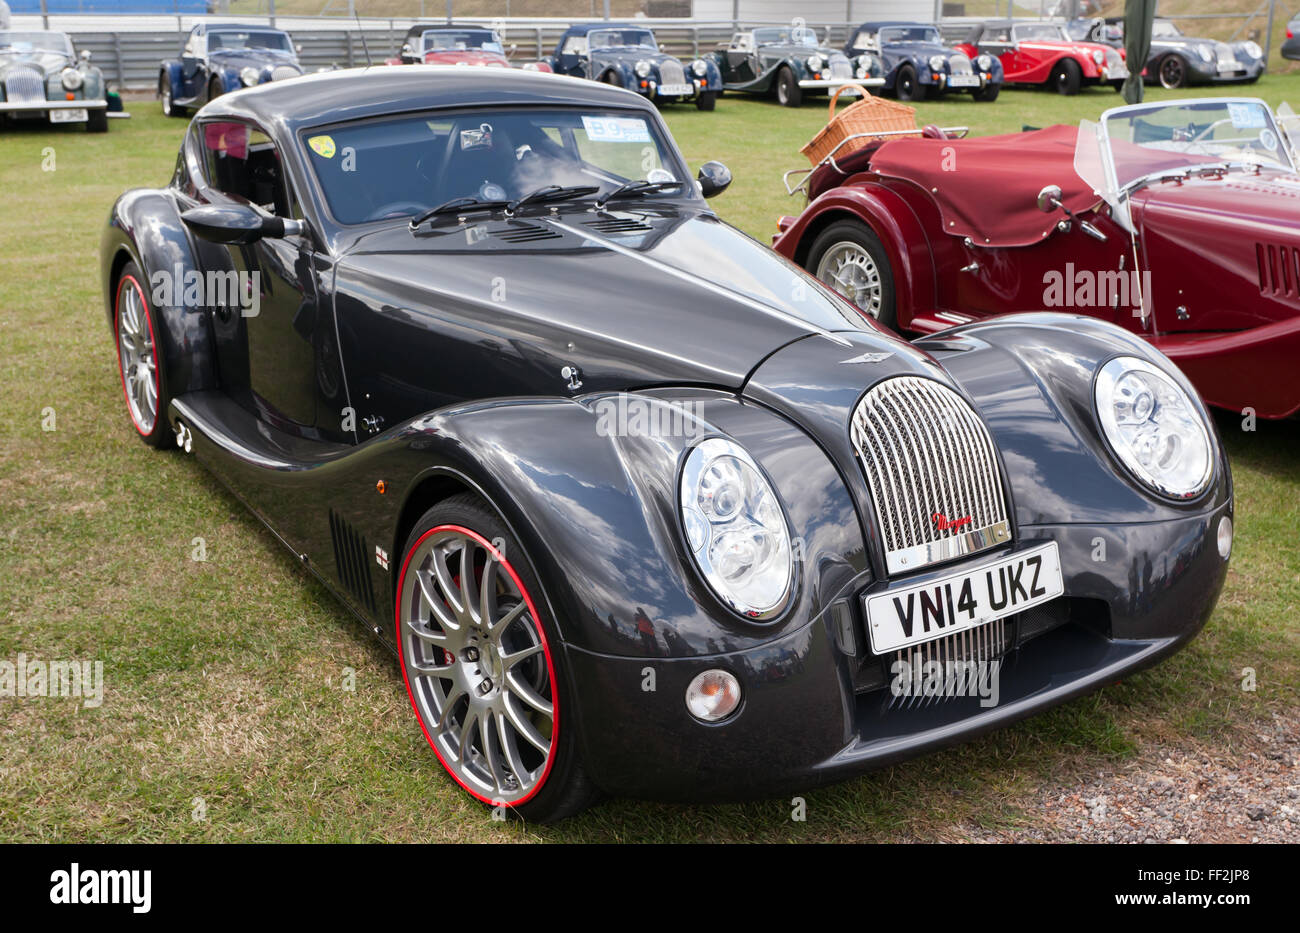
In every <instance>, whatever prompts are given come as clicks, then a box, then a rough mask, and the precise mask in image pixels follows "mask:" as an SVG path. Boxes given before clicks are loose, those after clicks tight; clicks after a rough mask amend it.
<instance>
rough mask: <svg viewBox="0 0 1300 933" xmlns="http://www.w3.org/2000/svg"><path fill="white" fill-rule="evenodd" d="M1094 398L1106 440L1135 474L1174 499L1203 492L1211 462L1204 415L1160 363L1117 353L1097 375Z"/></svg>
mask: <svg viewBox="0 0 1300 933" xmlns="http://www.w3.org/2000/svg"><path fill="white" fill-rule="evenodd" d="M1096 400H1097V415H1098V417H1099V418H1100V420H1101V426H1102V428H1103V429H1104V433H1105V435H1106V440H1107V441H1108V442H1109V444H1110V446H1111V449H1112V450H1114V451H1115V455H1116V456H1117V457H1119V459H1120V460H1121V461H1122V462H1123V463H1124V465H1125V466H1126V467H1128V469H1129V471H1130V472H1132V473H1133V475H1134V476H1136V477H1137V478H1138V479H1140V480H1141V481H1142V482H1143V483H1145V484H1146V485H1147V486H1149V487H1150V488H1151V489H1153V490H1155V491H1156V492H1158V493H1160V494H1161V495H1164V496H1169V497H1170V498H1173V499H1191V498H1194V497H1195V496H1198V495H1200V494H1201V493H1202V492H1204V491H1205V488H1206V486H1208V485H1209V483H1210V476H1211V473H1212V472H1213V466H1214V459H1213V448H1212V446H1211V444H1210V432H1209V431H1208V430H1207V429H1206V427H1205V418H1204V416H1203V415H1202V413H1201V408H1200V406H1199V405H1197V404H1196V402H1195V401H1194V400H1193V399H1192V398H1191V397H1190V396H1189V395H1188V394H1187V393H1186V392H1184V391H1183V390H1182V388H1181V387H1180V386H1179V385H1178V383H1176V382H1174V380H1173V379H1171V378H1170V377H1169V376H1168V375H1166V374H1165V373H1164V372H1163V371H1162V370H1161V369H1160V368H1159V367H1157V366H1155V365H1154V364H1152V363H1148V362H1147V361H1146V360H1143V359H1139V358H1138V357H1135V356H1119V357H1116V358H1115V359H1113V360H1111V361H1110V362H1109V363H1107V364H1106V365H1105V366H1103V367H1102V368H1101V372H1099V373H1098V374H1097V384H1096Z"/></svg>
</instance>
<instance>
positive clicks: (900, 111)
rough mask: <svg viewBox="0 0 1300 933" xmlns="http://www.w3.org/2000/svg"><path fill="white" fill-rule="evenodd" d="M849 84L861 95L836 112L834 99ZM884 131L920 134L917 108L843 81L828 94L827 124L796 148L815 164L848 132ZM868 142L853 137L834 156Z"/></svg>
mask: <svg viewBox="0 0 1300 933" xmlns="http://www.w3.org/2000/svg"><path fill="white" fill-rule="evenodd" d="M849 88H857V89H858V91H860V92H861V93H862V99H861V100H858V101H854V102H853V103H851V104H849V105H848V106H847V107H845V108H844V109H843V110H841V111H840V112H839V113H836V112H835V103H836V101H838V100H839V97H840V95H841V94H843V93H844V92H845V91H847V90H848V89H849ZM886 132H889V133H892V134H893V135H895V136H903V135H906V136H920V135H921V131H920V130H918V129H917V128H916V108H915V107H909V106H907V105H906V104H897V103H894V102H893V101H892V100H885V99H884V98H883V97H872V96H871V95H870V94H868V93H867V89H866V88H864V87H862V86H861V85H857V84H846V85H844V86H843V87H841V88H839V89H837V90H836V91H835V93H834V94H832V95H831V106H830V118H829V119H828V120H827V123H826V125H825V126H823V127H822V128H821V130H819V131H818V133H817V135H816V136H814V137H813V138H812V139H810V140H809V141H808V144H807V145H805V146H804V147H803V148H802V149H800V150H799V151H800V152H802V153H803V154H804V155H806V156H807V157H808V161H809V162H811V163H812V164H813V165H817V164H818V163H819V162H821V160H822V159H824V158H826V156H828V155H830V153H831V152H832V151H833V150H834V149H835V147H836V146H838V145H839V144H840V143H842V142H844V140H846V139H848V138H849V137H850V136H853V135H855V134H858V133H886ZM869 142H871V140H870V139H869V138H863V139H855V140H853V141H852V142H850V143H848V144H847V145H846V146H844V148H843V149H841V150H840V151H839V152H838V153H836V157H837V158H838V157H839V156H844V155H848V154H849V153H850V152H853V151H854V150H855V149H861V148H862V147H863V146H865V145H866V144H867V143H869Z"/></svg>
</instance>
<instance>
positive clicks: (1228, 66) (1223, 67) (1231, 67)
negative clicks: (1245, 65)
mask: <svg viewBox="0 0 1300 933" xmlns="http://www.w3.org/2000/svg"><path fill="white" fill-rule="evenodd" d="M1240 68H1241V66H1240V65H1238V64H1237V63H1236V62H1219V64H1218V69H1219V70H1220V71H1237V70H1239V69H1240Z"/></svg>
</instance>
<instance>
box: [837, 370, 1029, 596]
mask: <svg viewBox="0 0 1300 933" xmlns="http://www.w3.org/2000/svg"><path fill="white" fill-rule="evenodd" d="M850 437H851V439H852V441H853V447H854V449H855V450H856V451H857V454H858V457H859V459H860V460H861V461H862V470H863V472H864V473H865V474H866V479H867V485H868V486H870V487H871V498H872V501H873V504H874V505H875V509H876V522H877V525H878V526H879V528H880V532H881V534H882V535H883V536H884V543H885V562H886V567H887V569H888V571H889V572H890V573H891V574H896V573H907V572H909V571H913V570H919V569H921V568H922V567H925V566H926V565H928V564H933V563H936V562H938V561H943V560H950V559H952V558H955V557H961V556H962V555H965V554H971V553H974V552H975V551H980V550H983V549H985V548H989V547H993V546H995V545H998V544H1002V543H1004V542H1006V541H1009V540H1010V539H1011V530H1010V525H1009V524H1008V521H1007V507H1006V501H1005V498H1004V496H1003V494H1002V472H1001V470H1000V469H999V467H998V460H997V454H996V452H995V449H994V446H993V439H992V438H991V437H990V436H989V432H988V429H987V428H986V427H985V426H984V423H983V422H982V421H980V419H979V418H978V417H977V416H976V414H975V412H974V411H973V410H972V409H971V407H970V406H969V405H968V404H966V401H965V400H964V399H963V398H962V397H961V396H960V395H958V394H957V393H956V392H954V391H952V390H951V389H949V388H948V387H947V386H945V385H942V384H941V383H938V382H935V381H934V380H933V379H923V378H921V377H919V376H897V377H895V378H892V379H886V380H885V381H884V382H881V383H880V384H878V385H877V386H876V387H875V388H873V389H872V390H871V391H870V392H868V393H867V394H866V395H864V396H863V397H862V401H860V402H859V403H858V406H857V408H856V409H854V412H853V419H852V424H851V427H850Z"/></svg>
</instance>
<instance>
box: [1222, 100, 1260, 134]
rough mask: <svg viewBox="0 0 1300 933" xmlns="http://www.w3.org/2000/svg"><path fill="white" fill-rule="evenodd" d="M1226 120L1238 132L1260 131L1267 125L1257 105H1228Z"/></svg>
mask: <svg viewBox="0 0 1300 933" xmlns="http://www.w3.org/2000/svg"><path fill="white" fill-rule="evenodd" d="M1228 118H1229V119H1230V120H1232V126H1233V128H1234V129H1238V130H1260V129H1263V128H1264V127H1265V126H1267V125H1268V123H1267V121H1266V120H1265V119H1264V108H1263V107H1261V106H1259V104H1228Z"/></svg>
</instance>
